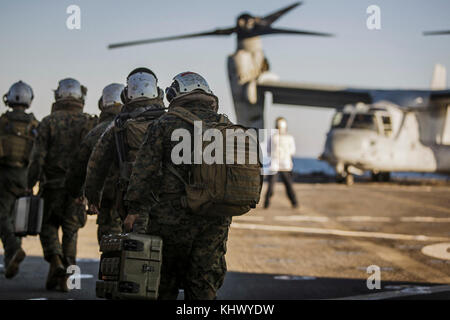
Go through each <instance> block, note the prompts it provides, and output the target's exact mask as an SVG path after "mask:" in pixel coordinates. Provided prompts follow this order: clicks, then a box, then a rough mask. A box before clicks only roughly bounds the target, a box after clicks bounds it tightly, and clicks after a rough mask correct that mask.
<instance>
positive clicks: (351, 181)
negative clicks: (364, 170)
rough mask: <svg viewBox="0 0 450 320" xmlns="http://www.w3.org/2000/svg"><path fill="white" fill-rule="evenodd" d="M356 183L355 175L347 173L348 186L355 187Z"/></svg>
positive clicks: (346, 181)
mask: <svg viewBox="0 0 450 320" xmlns="http://www.w3.org/2000/svg"><path fill="white" fill-rule="evenodd" d="M354 182H355V179H354V177H353V175H352V174H351V173H347V175H346V176H345V184H346V185H347V186H351V185H353V183H354Z"/></svg>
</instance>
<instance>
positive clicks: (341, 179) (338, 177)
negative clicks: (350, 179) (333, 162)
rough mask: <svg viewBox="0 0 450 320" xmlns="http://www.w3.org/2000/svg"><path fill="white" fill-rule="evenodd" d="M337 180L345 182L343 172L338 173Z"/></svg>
mask: <svg viewBox="0 0 450 320" xmlns="http://www.w3.org/2000/svg"><path fill="white" fill-rule="evenodd" d="M336 182H337V183H344V182H345V177H344V176H343V175H342V174H337V175H336Z"/></svg>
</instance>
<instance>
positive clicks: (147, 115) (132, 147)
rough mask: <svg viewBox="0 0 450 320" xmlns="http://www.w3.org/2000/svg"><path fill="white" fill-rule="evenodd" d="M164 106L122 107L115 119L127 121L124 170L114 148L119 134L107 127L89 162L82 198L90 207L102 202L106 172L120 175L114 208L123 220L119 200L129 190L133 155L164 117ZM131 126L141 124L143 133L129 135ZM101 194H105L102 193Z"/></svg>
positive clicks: (158, 103)
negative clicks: (148, 129) (152, 124)
mask: <svg viewBox="0 0 450 320" xmlns="http://www.w3.org/2000/svg"><path fill="white" fill-rule="evenodd" d="M163 108H164V103H163V101H162V99H160V98H157V99H151V100H150V99H149V100H147V101H141V102H138V103H130V104H126V105H124V107H123V108H122V111H121V113H120V114H119V116H118V118H117V119H119V118H120V119H127V120H125V122H124V124H123V127H122V128H123V130H124V131H123V132H124V136H125V140H126V141H125V149H126V150H125V153H126V155H125V158H126V159H124V160H125V161H126V163H127V165H126V166H124V167H122V168H121V167H120V163H119V159H118V149H117V147H116V139H115V132H116V130H121V128H119V127H118V125H116V124H115V125H114V126H112V127H110V128H109V129H108V130H106V131H105V132H104V134H103V135H102V136H101V138H100V140H99V141H98V142H97V144H96V146H95V147H94V150H93V151H92V154H91V157H90V159H89V162H88V169H87V175H86V185H85V194H86V197H87V199H88V200H89V202H90V203H92V204H94V205H96V206H97V207H98V206H99V205H100V200H101V199H103V198H102V189H103V185H104V184H105V179H106V177H107V175H108V173H109V172H115V173H117V174H118V175H119V179H118V181H116V182H115V183H116V184H117V185H118V189H119V190H118V191H117V192H118V194H117V196H116V199H117V202H116V204H115V207H116V210H117V211H118V212H119V216H120V217H121V218H122V219H124V218H125V216H126V214H125V213H124V212H123V205H122V196H123V193H124V192H125V191H126V188H127V186H128V179H129V173H130V172H131V170H129V169H128V168H129V167H131V165H132V163H133V162H134V160H135V158H136V153H137V151H138V149H139V146H140V144H141V142H142V140H143V138H144V137H143V136H144V134H145V130H146V128H147V126H148V125H149V124H150V123H151V122H153V121H154V120H155V119H157V118H158V117H160V116H161V115H162V114H163V113H164V110H163ZM133 123H141V124H142V125H143V126H144V127H145V129H144V130H143V131H142V132H133V133H131V130H130V126H131V125H133ZM103 192H104V193H105V192H107V191H105V190H104V191H103Z"/></svg>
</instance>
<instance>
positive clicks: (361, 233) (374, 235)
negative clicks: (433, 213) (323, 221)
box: [231, 222, 450, 242]
mask: <svg viewBox="0 0 450 320" xmlns="http://www.w3.org/2000/svg"><path fill="white" fill-rule="evenodd" d="M231 227H233V228H236V229H247V230H263V231H281V232H296V233H306V234H326V235H335V236H342V237H360V238H378V239H390V240H413V241H436V242H437V241H440V242H443V241H449V240H450V238H447V237H433V236H426V235H410V234H396V233H382V232H366V231H347V230H338V229H325V228H305V227H297V226H274V225H264V224H247V223H236V222H233V223H232V224H231Z"/></svg>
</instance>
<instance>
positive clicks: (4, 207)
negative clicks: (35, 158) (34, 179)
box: [0, 104, 38, 278]
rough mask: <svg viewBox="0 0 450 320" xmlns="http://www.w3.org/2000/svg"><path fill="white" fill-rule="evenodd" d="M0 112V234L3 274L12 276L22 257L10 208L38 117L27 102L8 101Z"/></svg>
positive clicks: (22, 180)
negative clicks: (19, 103) (2, 250)
mask: <svg viewBox="0 0 450 320" xmlns="http://www.w3.org/2000/svg"><path fill="white" fill-rule="evenodd" d="M9 106H10V107H11V108H12V111H8V112H6V113H4V114H2V115H1V116H0V237H1V240H2V243H3V247H4V250H5V256H4V265H5V277H6V278H12V277H14V276H15V275H16V274H17V272H18V270H19V269H18V268H19V264H20V262H21V261H22V260H23V259H24V258H25V252H24V251H23V250H22V248H21V238H20V237H16V236H15V235H14V225H13V208H14V203H15V200H16V198H18V197H19V196H22V195H24V193H25V191H26V188H27V180H26V179H27V165H28V160H29V156H30V151H31V148H32V146H33V140H34V138H35V136H36V128H37V126H38V121H37V120H36V118H35V117H34V115H33V114H32V113H29V114H28V113H26V112H25V109H26V108H27V106H24V105H14V104H10V105H9Z"/></svg>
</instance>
